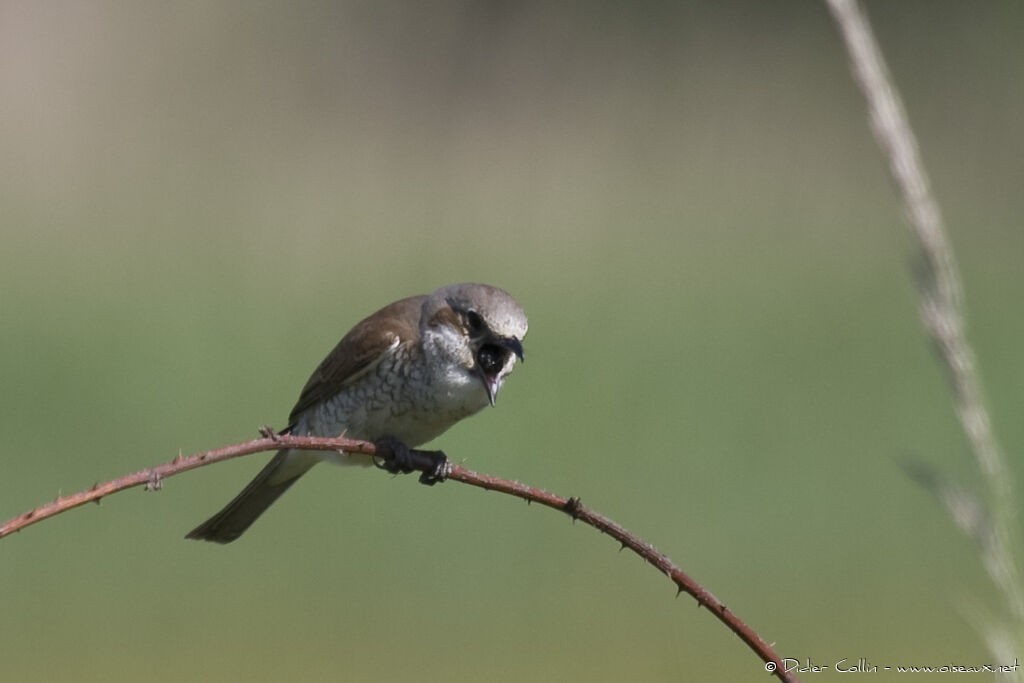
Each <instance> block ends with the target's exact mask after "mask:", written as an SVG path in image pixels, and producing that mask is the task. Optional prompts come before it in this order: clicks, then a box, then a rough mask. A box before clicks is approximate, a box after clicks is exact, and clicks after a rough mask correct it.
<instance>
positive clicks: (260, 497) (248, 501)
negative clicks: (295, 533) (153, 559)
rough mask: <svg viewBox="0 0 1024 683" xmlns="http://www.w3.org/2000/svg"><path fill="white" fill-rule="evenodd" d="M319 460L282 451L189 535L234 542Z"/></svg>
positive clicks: (201, 539) (203, 538) (289, 451)
mask: <svg viewBox="0 0 1024 683" xmlns="http://www.w3.org/2000/svg"><path fill="white" fill-rule="evenodd" d="M317 462H318V460H317V459H316V458H314V457H309V454H306V453H303V452H301V451H291V450H287V449H284V450H280V451H278V452H277V455H275V456H274V458H273V460H271V461H270V462H269V463H267V466H266V467H264V468H263V469H262V470H260V472H259V474H257V475H256V477H255V478H254V479H253V480H252V481H251V482H249V485H248V486H246V487H245V488H244V489H242V492H241V493H239V494H238V495H237V496H235V498H234V499H233V500H232V501H231V502H230V503H228V504H227V505H225V506H224V509H222V510H221V511H220V512H218V513H217V514H215V515H214V516H213V517H210V519H208V520H206V521H205V522H203V523H202V524H200V525H199V526H197V527H196V528H195V529H193V530H192V531H190V532H189V533H188V535H187V536H185V538H192V539H196V540H200V541H213V542H214V543H230V542H231V541H233V540H235V539H236V538H238V537H239V536H241V535H242V533H243V532H244V531H245V530H246V529H248V528H249V526H250V525H251V524H252V523H253V522H255V521H256V518H257V517H259V516H260V515H262V514H263V512H264V510H266V509H267V508H268V507H270V505H271V504H272V503H273V502H274V501H275V500H277V499H278V497H279V496H280V495H281V494H282V493H284V492H285V491H287V490H288V489H289V488H290V487H291V485H292V484H294V483H295V482H296V481H298V479H299V477H301V476H302V475H303V474H305V473H306V472H307V471H308V470H309V468H311V467H312V466H313V465H315V464H316V463H317Z"/></svg>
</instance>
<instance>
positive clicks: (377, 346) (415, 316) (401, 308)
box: [288, 296, 426, 426]
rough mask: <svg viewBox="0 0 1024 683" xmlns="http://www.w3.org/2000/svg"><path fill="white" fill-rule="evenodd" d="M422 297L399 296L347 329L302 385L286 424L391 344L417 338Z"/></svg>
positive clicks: (364, 368)
mask: <svg viewBox="0 0 1024 683" xmlns="http://www.w3.org/2000/svg"><path fill="white" fill-rule="evenodd" d="M424 300H426V296H413V297H409V298H408V299H401V300H400V301H396V302H395V303H393V304H389V305H387V306H385V307H384V308H382V309H380V310H379V311H377V312H376V313H374V314H373V315H371V316H369V317H368V318H366V319H364V320H362V321H361V322H359V323H358V324H357V325H356V326H355V327H353V328H352V329H351V330H349V333H348V334H346V335H345V336H344V337H342V339H341V341H340V342H338V345H337V346H335V347H334V350H333V351H331V352H330V353H329V354H327V358H325V359H324V361H323V362H322V363H320V366H319V367H318V368H317V369H316V370H314V371H313V374H312V376H310V378H309V381H307V382H306V386H305V387H303V388H302V393H301V394H300V395H299V400H298V402H297V403H296V404H295V407H294V408H292V412H291V415H290V416H289V418H288V424H289V426H291V425H294V424H295V423H296V421H297V420H298V418H299V415H300V414H302V413H304V412H305V411H306V410H308V409H310V408H312V407H313V406H315V405H317V404H319V403H322V402H323V401H326V400H327V399H329V398H331V397H332V396H334V395H336V394H337V393H338V392H340V391H341V390H342V388H343V387H344V386H345V385H346V384H348V383H350V382H352V381H354V380H356V379H358V378H359V377H361V376H362V375H364V374H365V373H367V372H369V371H370V370H372V369H373V368H374V367H375V366H376V365H377V363H379V362H380V360H381V358H383V357H384V353H385V352H387V351H388V350H390V349H391V348H392V347H394V346H398V345H401V344H408V343H411V342H413V341H415V340H416V339H417V338H418V337H419V324H418V323H419V319H420V309H421V308H422V307H423V302H424Z"/></svg>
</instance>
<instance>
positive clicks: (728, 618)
mask: <svg viewBox="0 0 1024 683" xmlns="http://www.w3.org/2000/svg"><path fill="white" fill-rule="evenodd" d="M261 433H262V434H263V435H264V436H263V438H261V439H255V440H253V441H246V442H244V443H240V444H234V445H231V446H225V447H224V448H218V449H215V450H212V451H206V452H203V453H197V454H195V455H190V456H187V457H186V456H182V455H179V456H178V457H177V458H175V459H174V460H172V461H171V462H168V463H165V464H163V465H158V466H156V467H152V468H150V469H145V470H141V471H139V472H135V473H134V474H128V475H125V476H123V477H119V478H117V479H113V480H111V481H108V482H105V483H102V484H96V485H95V486H93V487H92V488H90V489H88V490H86V491H80V492H79V493H75V494H72V495H69V496H58V497H57V498H56V499H55V500H53V501H52V502H50V503H47V504H45V505H41V506H39V507H37V508H35V509H34V510H29V511H28V512H25V513H23V514H20V515H18V516H17V517H14V518H12V519H10V520H8V521H6V522H4V523H3V524H0V538H4V537H5V536H9V535H10V534H13V533H14V532H16V531H21V530H22V529H24V528H25V527H27V526H29V525H31V524H35V523H36V522H41V521H43V520H44V519H48V518H50V517H53V516H55V515H58V514H60V513H62V512H66V511H68V510H70V509H72V508H76V507H79V506H81V505H85V504H86V503H91V502H96V503H98V502H99V501H100V499H101V498H104V497H105V496H109V495H110V494H112V493H117V492H118V491H123V490H125V489H129V488H134V487H136V486H145V487H146V490H157V489H159V488H160V487H161V485H162V482H163V480H164V479H166V478H167V477H172V476H174V475H176V474H181V473H182V472H187V471H189V470H193V469H196V468H197V467H203V466H205V465H212V464H213V463H217V462H221V461H223V460H230V459H231V458H237V457H240V456H243V455H250V454H252V453H259V452H261V451H276V450H278V449H281V448H295V449H301V450H310V451H313V450H320V451H341V452H345V453H362V454H364V455H370V456H374V457H376V458H379V459H383V460H385V461H389V460H390V459H392V458H394V454H393V453H388V452H384V449H381V451H380V452H378V450H377V448H376V447H375V446H374V444H372V443H369V442H367V441H357V440H354V439H346V438H344V437H326V438H325V437H314V436H292V435H291V434H277V433H275V432H273V430H270V429H268V428H264V429H262V430H261ZM410 455H411V456H412V466H413V467H414V468H415V469H416V470H418V471H421V472H433V471H434V470H435V469H436V467H437V461H436V459H435V458H433V457H430V454H429V453H427V452H425V451H415V450H414V451H410ZM449 466H450V470H448V471H447V478H448V479H453V480H455V481H459V482H462V483H463V484H469V485H471V486H476V487H479V488H482V489H487V490H489V491H500V492H501V493H507V494H509V495H512V496H516V497H518V498H522V499H523V500H526V501H529V502H535V503H540V504H541V505H545V506H547V507H550V508H553V509H555V510H561V511H562V512H565V513H566V514H568V515H569V516H570V517H572V518H573V519H574V520H579V521H581V522H583V523H585V524H587V525H589V526H592V527H594V528H595V529H597V530H598V531H600V532H602V533H605V534H608V535H609V536H611V537H612V538H614V539H615V540H616V541H618V542H619V543H621V544H622V547H624V548H629V549H630V550H632V551H633V552H635V553H636V554H637V555H639V556H640V557H642V558H643V559H644V560H646V561H647V562H649V563H650V564H652V565H654V566H655V567H657V568H658V569H659V570H661V571H662V572H663V573H664V574H665V575H667V576H668V577H669V579H671V580H672V582H673V583H675V585H676V587H677V589H678V592H679V593H682V592H686V593H688V594H689V595H691V596H692V597H693V598H694V599H695V600H696V601H697V604H698V605H700V606H702V607H706V608H707V609H708V610H709V611H710V612H711V613H712V614H714V615H715V616H716V617H717V618H718V620H719V621H721V622H722V623H723V624H725V625H726V626H728V627H729V629H730V630H731V631H732V632H733V633H735V634H736V635H737V636H739V638H740V639H741V640H742V641H743V642H744V643H746V644H747V646H748V647H750V649H751V650H753V651H754V652H755V653H756V654H757V656H758V657H760V658H761V660H762V661H763V662H765V666H764V668H765V670H766V671H769V672H772V673H773V674H774V675H775V676H777V677H778V678H779V679H780V680H782V681H788V682H790V683H795V682H796V681H797V678H796V677H795V676H794V675H793V674H791V673H789V672H788V671H786V667H785V666H784V664H783V662H782V660H781V659H780V658H779V656H778V655H777V654H776V653H775V651H774V650H773V649H772V647H771V645H769V644H768V643H766V642H765V641H764V640H762V639H761V638H760V637H759V636H758V635H757V633H755V632H754V630H753V629H751V628H750V627H749V626H747V625H746V624H745V623H744V622H743V621H742V620H741V619H740V618H739V617H738V616H736V614H735V613H733V612H732V611H731V610H729V608H728V607H726V606H725V605H724V604H723V603H722V602H721V601H720V600H718V598H716V597H715V596H714V595H712V594H711V593H709V592H708V591H707V590H705V589H704V588H703V587H702V586H701V585H700V584H698V583H697V582H696V581H694V580H693V579H692V578H691V577H690V576H689V575H687V574H686V573H685V572H684V571H683V570H682V569H680V568H679V567H677V566H676V565H675V563H673V562H672V560H671V559H669V557H668V556H667V555H665V554H664V553H662V552H660V551H659V550H658V549H657V548H655V547H654V546H653V545H651V544H650V543H646V542H644V541H643V540H642V539H641V538H639V537H638V536H636V535H635V534H633V533H631V532H629V531H628V530H627V529H625V528H624V527H622V526H621V525H619V524H617V523H616V522H614V521H612V520H611V519H608V518H607V517H605V516H604V515H601V514H599V513H597V512H595V511H593V510H591V509H589V508H586V507H584V506H583V505H582V504H580V500H579V498H563V497H561V496H556V495H555V494H553V493H548V492H547V491H544V490H541V489H537V488H533V487H532V486H527V485H526V484H521V483H519V482H514V481H509V480H507V479H501V478H500V477H494V476H491V475H488V474H480V473H478V472H473V471H472V470H468V469H466V468H464V467H462V466H460V465H456V464H453V463H449ZM446 469H448V468H446Z"/></svg>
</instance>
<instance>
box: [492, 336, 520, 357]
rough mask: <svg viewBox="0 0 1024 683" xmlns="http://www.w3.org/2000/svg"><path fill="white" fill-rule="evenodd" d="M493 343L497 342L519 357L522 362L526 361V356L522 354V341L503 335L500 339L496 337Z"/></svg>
mask: <svg viewBox="0 0 1024 683" xmlns="http://www.w3.org/2000/svg"><path fill="white" fill-rule="evenodd" d="M495 343H497V344H498V346H502V347H504V348H506V349H508V350H509V351H511V352H512V353H514V354H516V355H517V356H518V357H519V360H521V361H523V362H524V363H525V362H526V357H525V356H524V355H523V343H522V342H521V341H519V340H518V339H516V338H515V337H503V338H501V339H496V340H495Z"/></svg>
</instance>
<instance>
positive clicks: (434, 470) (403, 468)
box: [373, 437, 452, 486]
mask: <svg viewBox="0 0 1024 683" xmlns="http://www.w3.org/2000/svg"><path fill="white" fill-rule="evenodd" d="M373 445H374V448H375V449H376V457H375V458H374V459H373V464H374V465H376V466H377V467H378V468H380V469H382V470H384V471H385V472H390V473H391V474H409V473H410V472H415V471H417V470H418V471H420V472H421V474H420V483H421V484H426V485H427V486H433V485H434V484H436V483H438V482H439V481H444V480H445V479H447V478H448V475H450V474H451V472H452V464H451V463H450V462H449V461H448V456H446V455H445V454H444V452H443V451H413V450H410V449H409V447H408V446H406V445H405V444H404V443H402V442H401V441H399V440H398V439H395V438H393V437H385V438H383V439H380V440H378V441H375V442H374V444H373Z"/></svg>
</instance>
